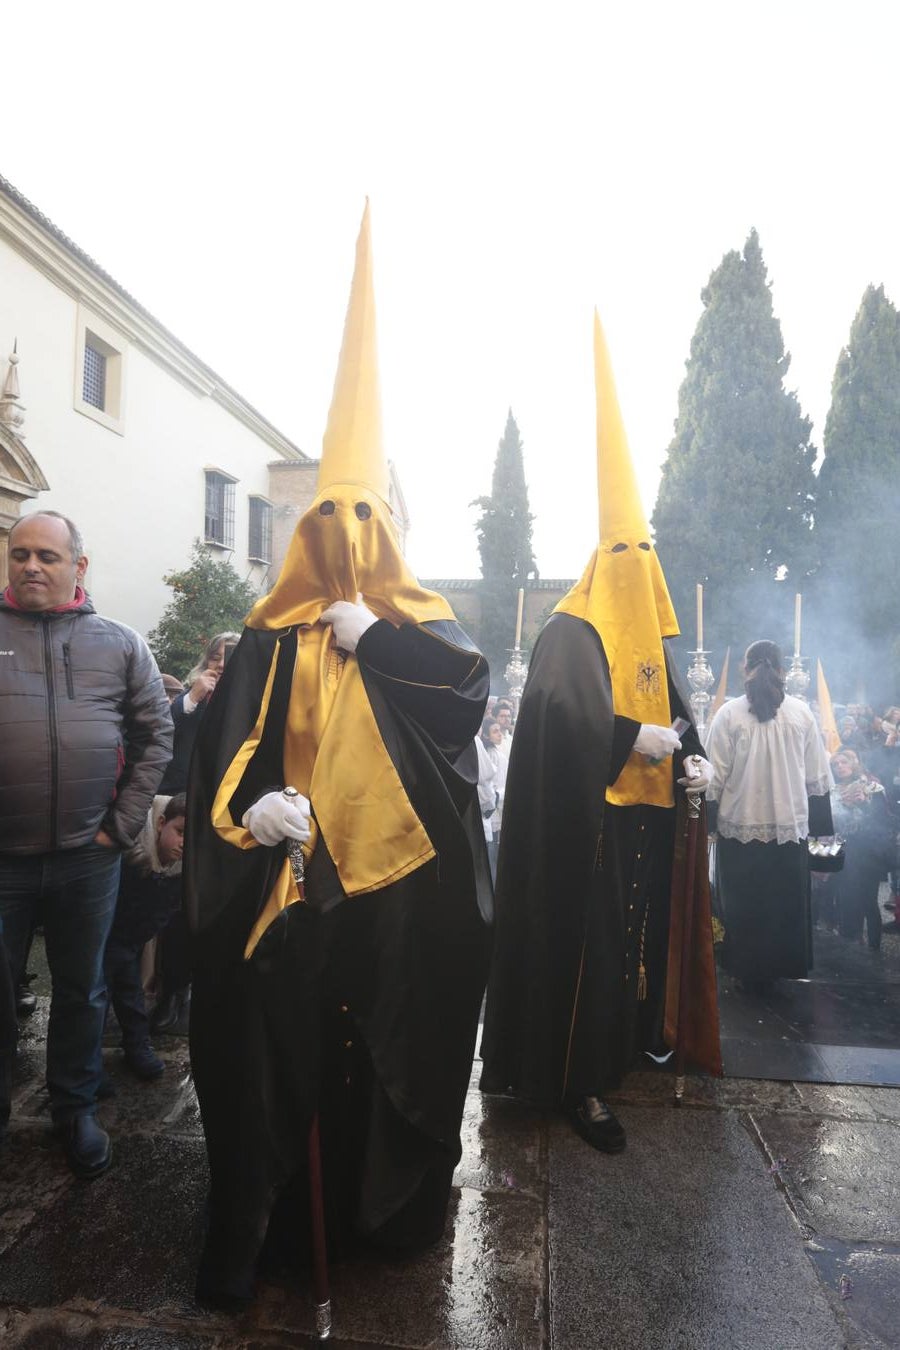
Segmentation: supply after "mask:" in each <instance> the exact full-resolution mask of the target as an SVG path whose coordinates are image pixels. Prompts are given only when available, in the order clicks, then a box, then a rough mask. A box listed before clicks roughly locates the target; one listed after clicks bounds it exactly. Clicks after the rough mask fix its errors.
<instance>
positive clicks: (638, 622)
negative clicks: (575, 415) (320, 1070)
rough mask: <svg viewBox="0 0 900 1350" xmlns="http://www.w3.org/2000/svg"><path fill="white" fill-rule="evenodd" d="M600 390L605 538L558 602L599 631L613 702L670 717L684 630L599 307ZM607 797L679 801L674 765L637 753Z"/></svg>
mask: <svg viewBox="0 0 900 1350" xmlns="http://www.w3.org/2000/svg"><path fill="white" fill-rule="evenodd" d="M594 382H595V386H596V393H597V491H598V504H599V526H600V542H599V544H598V546H597V549H596V551H595V553H594V554H593V555H592V557H591V560H590V562H589V563H588V565H587V568H586V569H585V572H584V575H583V576H582V578H581V580H580V581H578V582H577V583H576V584H575V586H573V587H572V589H571V591H569V593H568V595H566V596H564V597H563V599H562V600H561V601H560V602H559V604H558V605H557V606H556V609H557V610H558V611H559V612H561V613H564V614H574V615H575V616H576V617H577V618H579V619H584V620H585V621H586V622H587V623H589V624H591V625H592V627H593V628H595V629H596V631H597V633H598V634H599V636H600V640H601V642H602V643H603V650H604V652H605V653H606V659H607V661H608V662H609V673H610V679H611V681H612V691H613V707H614V708H615V711H616V713H618V714H619V715H621V716H624V717H631V718H633V719H634V720H635V721H638V722H652V723H655V724H656V725H658V726H668V725H669V724H670V722H671V711H670V708H669V693H668V681H667V677H666V662H665V655H664V652H663V645H662V639H663V638H664V637H676V636H677V635H678V621H677V620H676V618H675V611H674V609H673V608H672V601H671V599H670V598H669V590H668V587H667V586H666V579H665V577H664V576H663V571H662V567H661V566H660V562H659V558H658V557H657V556H656V549H655V548H654V547H653V541H652V539H651V537H650V527H649V525H648V524H647V517H646V514H645V512H644V508H643V505H642V503H641V497H640V493H639V491H638V485H637V478H636V476H635V472H634V466H633V464H632V462H631V453H630V451H629V449H628V438H627V436H626V435H625V426H624V423H623V421H622V413H621V410H620V408H619V399H618V396H617V394H616V386H615V380H614V379H613V372H612V364H611V362H610V359H609V351H608V349H607V346H606V337H605V335H604V333H603V328H602V327H601V324H600V317H599V315H598V314H597V312H596V310H595V311H594ZM606 795H607V800H608V801H611V802H613V803H614V804H616V805H623V806H624V805H634V804H637V803H641V802H642V803H646V804H648V805H651V806H670V805H671V804H672V769H671V764H670V763H669V762H668V761H665V762H663V763H662V764H658V765H653V764H651V763H650V761H649V760H647V759H646V758H645V757H644V756H643V755H638V754H632V755H631V756H630V757H629V759H628V762H627V763H626V765H625V768H624V769H623V770H622V772H621V774H620V775H619V777H618V778H617V780H616V782H615V784H614V785H613V786H612V787H611V788H609V789H608V790H607V794H606Z"/></svg>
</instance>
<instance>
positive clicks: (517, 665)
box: [503, 645, 528, 721]
mask: <svg viewBox="0 0 900 1350" xmlns="http://www.w3.org/2000/svg"><path fill="white" fill-rule="evenodd" d="M503 673H504V676H505V677H506V687H507V689H508V690H509V696H510V698H511V699H514V700H515V705H516V717H518V715H519V701H520V700H521V698H522V691H523V690H524V688H525V678H526V676H527V674H528V666H527V665H526V664H525V662H524V661H523V660H522V649H521V647H519V646H518V645H517V646H515V647H513V649H512V656H511V657H510V661H509V665H508V666H507V667H506V670H505V671H504V672H503ZM513 721H515V718H513Z"/></svg>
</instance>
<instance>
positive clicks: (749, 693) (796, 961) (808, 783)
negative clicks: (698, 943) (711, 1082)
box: [707, 641, 834, 992]
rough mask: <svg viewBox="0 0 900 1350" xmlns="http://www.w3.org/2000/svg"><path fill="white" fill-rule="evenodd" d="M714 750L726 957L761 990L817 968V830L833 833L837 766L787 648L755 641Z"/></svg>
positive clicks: (710, 797) (720, 716) (711, 807)
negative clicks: (796, 688)
mask: <svg viewBox="0 0 900 1350" xmlns="http://www.w3.org/2000/svg"><path fill="white" fill-rule="evenodd" d="M707 754H708V756H709V759H710V761H711V763H712V766H713V780H712V783H711V785H710V788H709V791H708V793H707V803H708V811H709V829H710V832H712V831H713V830H715V831H716V832H717V834H718V840H719V842H718V848H717V869H718V883H719V895H720V899H721V904H722V911H723V922H724V925H725V942H724V948H723V964H724V967H725V969H726V970H727V971H728V973H729V974H730V975H733V976H734V977H735V978H736V979H737V980H739V981H740V982H742V983H743V985H744V986H745V987H746V988H749V989H751V990H753V991H755V992H758V991H759V990H760V988H761V987H765V986H767V985H770V984H771V983H772V981H774V980H776V979H778V978H784V979H803V978H805V976H806V975H807V974H808V973H809V969H810V967H811V965H812V940H811V924H810V908H809V862H808V856H807V842H806V841H807V836H808V835H814V836H815V835H831V834H833V833H834V827H833V825H832V820H831V803H830V797H829V793H830V790H831V786H832V777H831V770H830V768H829V765H828V756H827V754H826V752H825V747H824V745H823V743H822V738H821V736H820V734H819V730H818V728H817V726H816V723H815V719H814V717H813V715H812V713H811V712H810V710H809V708H808V707H807V705H806V704H805V703H803V702H802V701H801V700H800V699H798V698H792V697H791V695H790V694H786V693H785V692H784V668H783V665H782V660H781V651H780V650H779V648H778V646H777V645H776V644H775V643H774V642H766V641H762V642H754V643H752V644H751V645H750V646H749V647H748V648H747V652H746V654H745V656H744V695H743V697H742V698H736V699H732V700H731V701H730V702H728V703H725V704H723V706H722V707H721V708H720V709H719V711H718V712H717V713H716V716H715V717H714V718H713V721H712V725H711V726H710V729H709V740H708V745H707Z"/></svg>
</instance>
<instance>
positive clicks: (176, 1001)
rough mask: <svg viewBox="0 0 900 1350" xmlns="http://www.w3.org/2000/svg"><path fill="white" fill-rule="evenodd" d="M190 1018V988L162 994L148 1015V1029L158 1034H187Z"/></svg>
mask: <svg viewBox="0 0 900 1350" xmlns="http://www.w3.org/2000/svg"><path fill="white" fill-rule="evenodd" d="M190 1018H191V990H190V986H188V988H187V989H177V990H176V991H175V993H173V994H163V996H162V997H161V998H160V1000H159V1002H158V1003H157V1005H156V1007H155V1008H154V1009H153V1012H152V1014H151V1016H150V1030H151V1031H152V1032H153V1034H154V1035H160V1036H187V1034H188V1031H189V1029H190Z"/></svg>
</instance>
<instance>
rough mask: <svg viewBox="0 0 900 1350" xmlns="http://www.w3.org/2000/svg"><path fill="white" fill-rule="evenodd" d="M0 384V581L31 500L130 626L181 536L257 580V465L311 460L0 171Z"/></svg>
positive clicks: (265, 497) (261, 534)
mask: <svg viewBox="0 0 900 1350" xmlns="http://www.w3.org/2000/svg"><path fill="white" fill-rule="evenodd" d="M14 343H15V344H16V349H17V350H16V355H17V362H16V361H14V362H13V363H12V364H7V360H6V357H7V354H10V353H12V352H13V348H14ZM4 377H5V383H4ZM0 385H2V389H3V394H2V397H0V573H2V582H3V584H5V579H6V578H5V572H6V566H5V564H6V547H5V536H6V534H7V532H8V529H9V526H10V525H11V524H12V522H13V520H14V519H15V518H16V517H17V516H18V515H19V514H20V513H21V514H24V513H25V512H27V511H29V510H33V509H34V508H35V506H38V505H39V506H43V507H47V508H51V509H54V510H57V511H62V512H63V513H64V514H65V515H68V516H70V517H72V519H74V520H75V521H76V522H77V524H78V525H79V526H80V528H81V530H82V532H83V534H84V539H85V548H86V551H87V553H88V555H89V556H90V560H91V566H90V571H89V573H88V588H89V590H90V591H91V594H92V596H93V598H94V601H95V604H96V605H97V608H98V610H100V612H101V613H104V614H108V615H110V616H111V617H113V618H117V619H122V620H124V621H125V622H126V623H129V624H131V625H132V626H133V627H135V628H137V629H138V630H139V631H141V632H143V633H146V632H147V631H148V630H149V629H150V628H152V627H153V625H154V624H155V623H156V622H157V620H158V619H159V617H160V614H161V612H162V610H163V608H164V607H165V605H166V604H167V603H168V601H169V600H170V599H171V591H170V590H169V589H168V588H167V587H166V586H165V585H164V584H163V581H162V575H163V573H165V572H169V571H171V570H173V569H176V568H180V567H183V566H184V565H185V564H186V563H187V562H188V560H189V557H190V551H191V545H192V543H193V541H194V539H197V538H199V539H202V540H206V541H207V543H208V545H209V547H210V548H211V549H213V550H214V551H215V552H216V554H217V556H219V557H228V558H230V559H231V561H232V562H233V564H234V566H235V568H236V569H237V571H238V572H239V574H240V575H241V576H242V577H246V578H248V579H249V580H251V581H252V583H253V584H254V585H255V586H257V587H258V588H259V589H260V590H265V589H267V586H268V585H269V584H271V581H272V579H273V577H272V575H271V568H272V565H273V563H277V561H278V560H277V559H275V558H274V555H273V536H274V525H275V509H274V507H273V504H272V498H271V496H270V471H269V470H270V465H271V464H274V465H276V466H277V465H282V464H286V463H290V462H293V463H298V462H306V463H307V464H309V466H310V468H309V470H308V471H307V473H310V472H312V471H313V461H310V460H309V459H308V457H307V456H306V455H304V454H303V453H302V451H300V450H299V449H298V448H297V447H296V446H295V445H292V444H291V442H290V441H288V440H287V439H286V438H285V437H284V436H282V435H281V433H280V432H279V431H277V430H276V428H275V427H273V426H272V425H271V424H270V423H269V422H267V421H266V420H265V418H264V417H262V416H261V415H260V414H259V413H258V412H256V410H255V409H254V408H252V407H251V406H250V405H249V404H248V403H246V402H245V401H244V400H243V399H242V398H241V397H240V395H239V394H237V393H236V392H235V391H234V390H233V389H231V388H230V387H229V386H228V385H227V384H225V383H224V381H223V380H221V379H220V378H219V377H218V376H217V375H216V374H215V372H214V371H212V370H210V369H209V367H208V366H206V365H205V364H204V363H203V362H202V361H201V360H200V359H199V358H198V357H196V356H195V355H194V354H193V353H192V352H191V351H189V350H188V348H187V347H185V346H184V344H183V343H181V342H179V341H178V339H177V338H175V337H174V336H173V335H172V334H171V333H169V332H168V331H167V330H166V329H165V328H163V326H162V325H161V324H159V323H158V322H157V321H156V320H155V319H154V318H153V317H152V315H150V314H149V313H148V312H147V311H146V310H145V309H144V308H143V307H142V306H141V305H139V304H138V303H137V301H135V300H134V299H132V297H131V296H130V295H128V293H127V292H126V291H125V290H123V288H122V287H121V286H119V285H118V283H117V282H115V281H114V280H113V279H112V278H111V277H110V276H108V275H107V274H106V273H105V272H104V271H103V269H102V268H101V267H99V266H98V265H97V264H96V263H95V262H93V261H92V259H90V258H89V257H88V256H87V255H86V254H85V253H83V252H82V250H81V249H79V248H78V247H77V245H75V244H73V243H72V241H71V240H69V239H67V238H66V236H65V235H64V234H63V233H62V231H60V230H59V229H57V227H56V226H55V225H53V224H52V222H51V221H49V220H47V218H46V217H45V216H43V215H42V214H41V212H40V211H38V210H37V209H36V208H35V207H34V206H32V205H31V203H30V202H28V201H27V200H26V199H25V198H23V197H22V196H21V194H20V193H18V192H17V191H16V189H15V188H14V187H12V185H11V184H9V183H7V182H6V181H5V179H2V178H0ZM20 390H21V393H20V392H19V391H20ZM302 476H303V477H306V476H307V475H305V474H304V475H302Z"/></svg>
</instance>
